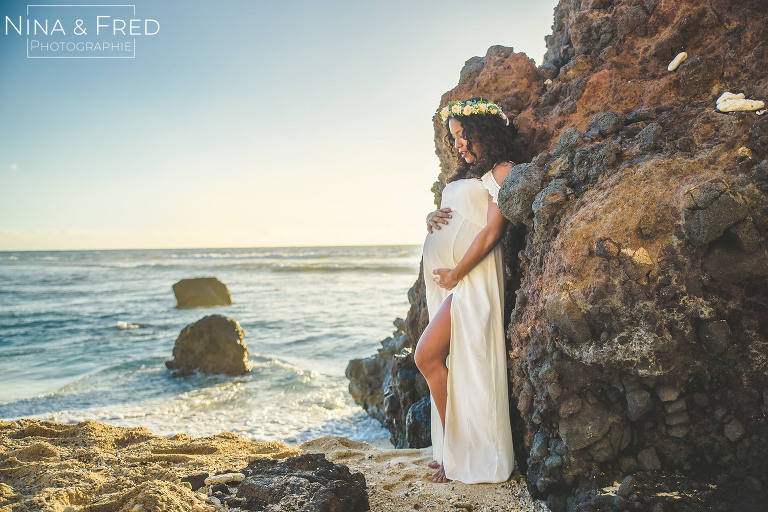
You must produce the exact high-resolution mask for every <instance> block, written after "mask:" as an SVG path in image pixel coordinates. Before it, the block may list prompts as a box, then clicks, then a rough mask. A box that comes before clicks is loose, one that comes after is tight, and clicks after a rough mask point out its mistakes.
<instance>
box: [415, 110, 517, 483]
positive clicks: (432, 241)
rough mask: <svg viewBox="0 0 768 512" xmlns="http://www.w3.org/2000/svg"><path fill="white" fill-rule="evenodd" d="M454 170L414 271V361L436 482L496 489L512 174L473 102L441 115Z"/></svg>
mask: <svg viewBox="0 0 768 512" xmlns="http://www.w3.org/2000/svg"><path fill="white" fill-rule="evenodd" d="M440 115H441V117H442V119H443V123H444V124H445V125H446V127H447V131H446V135H445V142H446V144H447V145H448V147H449V150H450V151H451V153H452V154H454V155H456V156H457V158H458V160H459V168H458V171H457V172H456V174H455V175H454V176H453V177H451V178H450V179H449V180H448V184H447V185H446V186H445V188H444V189H443V194H442V201H441V204H440V209H439V210H437V211H435V212H432V213H431V214H430V216H429V219H428V227H427V230H428V231H429V234H428V235H427V238H426V240H425V241H424V250H423V254H422V261H423V267H424V281H425V283H426V291H427V309H428V311H429V324H428V325H427V328H426V329H425V330H424V333H423V334H422V335H421V338H420V339H419V342H418V344H417V346H416V352H415V354H414V359H415V362H416V365H417V366H418V367H419V370H420V371H421V373H422V374H423V375H424V377H425V378H426V379H427V383H428V384H429V390H430V395H431V400H432V450H433V454H434V457H435V461H434V462H432V463H430V467H433V468H436V469H438V471H437V472H436V473H435V474H433V475H432V476H430V477H429V479H430V480H432V481H435V482H445V481H446V480H449V479H450V480H459V481H461V482H464V483H479V482H503V481H505V480H507V479H508V478H509V476H510V475H511V473H512V471H513V469H514V449H513V446H512V429H511V427H510V422H509V402H508V397H507V375H506V370H507V365H506V357H505V355H506V354H505V345H504V328H503V318H502V317H503V313H504V303H503V301H504V281H503V266H502V254H501V246H500V245H498V241H499V240H500V239H501V237H502V235H503V234H504V231H505V228H506V219H505V218H504V217H503V216H502V215H501V213H500V212H499V208H498V192H499V184H500V183H501V181H502V180H503V179H504V177H505V176H506V175H507V174H508V173H509V171H510V169H511V168H512V166H513V165H514V164H513V163H512V162H511V161H509V159H510V158H511V156H512V153H513V150H512V136H511V135H512V134H511V131H513V128H511V127H509V126H508V125H509V120H508V119H507V117H506V115H504V113H503V112H502V111H501V108H499V106H498V105H496V104H495V103H492V102H490V101H486V100H483V99H482V98H470V99H468V100H463V101H453V102H451V103H449V104H448V105H447V106H446V107H444V108H442V109H441V110H440Z"/></svg>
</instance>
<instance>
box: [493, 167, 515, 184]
mask: <svg viewBox="0 0 768 512" xmlns="http://www.w3.org/2000/svg"><path fill="white" fill-rule="evenodd" d="M514 166H515V163H514V162H501V163H500V164H498V165H496V167H494V168H493V177H494V179H495V180H496V183H501V182H502V181H503V180H504V178H506V177H507V174H509V171H511V170H512V168H513V167H514Z"/></svg>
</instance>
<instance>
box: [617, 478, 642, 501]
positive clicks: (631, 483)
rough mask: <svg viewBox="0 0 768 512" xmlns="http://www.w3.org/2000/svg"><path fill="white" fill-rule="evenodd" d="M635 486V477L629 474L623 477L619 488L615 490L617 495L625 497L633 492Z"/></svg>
mask: <svg viewBox="0 0 768 512" xmlns="http://www.w3.org/2000/svg"><path fill="white" fill-rule="evenodd" d="M636 486H637V479H636V478H635V477H634V476H632V475H629V476H628V477H626V478H624V480H622V481H621V485H619V490H618V491H616V494H618V495H619V496H624V497H627V496H629V495H630V494H632V493H633V492H635V487H636Z"/></svg>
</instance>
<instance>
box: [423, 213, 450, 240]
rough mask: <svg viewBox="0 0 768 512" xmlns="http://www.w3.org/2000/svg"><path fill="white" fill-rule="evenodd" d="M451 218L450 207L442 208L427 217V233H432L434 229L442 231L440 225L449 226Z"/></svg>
mask: <svg viewBox="0 0 768 512" xmlns="http://www.w3.org/2000/svg"><path fill="white" fill-rule="evenodd" d="M451 217H452V216H451V209H450V208H448V207H445V208H440V209H439V210H435V211H433V212H432V213H430V214H429V215H427V231H429V232H430V234H431V233H432V230H433V229H440V224H448V220H447V219H450V218H451Z"/></svg>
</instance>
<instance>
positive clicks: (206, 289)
mask: <svg viewBox="0 0 768 512" xmlns="http://www.w3.org/2000/svg"><path fill="white" fill-rule="evenodd" d="M173 294H174V295H175V296H176V302H177V303H178V304H177V307H179V308H194V307H198V306H204V307H215V306H228V305H230V304H232V297H231V296H230V295H229V290H228V289H227V285H225V284H224V283H222V282H221V281H219V280H218V279H216V278H215V277H195V278H191V279H182V280H181V281H179V282H177V283H174V285H173Z"/></svg>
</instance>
